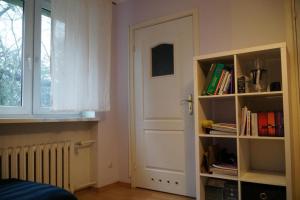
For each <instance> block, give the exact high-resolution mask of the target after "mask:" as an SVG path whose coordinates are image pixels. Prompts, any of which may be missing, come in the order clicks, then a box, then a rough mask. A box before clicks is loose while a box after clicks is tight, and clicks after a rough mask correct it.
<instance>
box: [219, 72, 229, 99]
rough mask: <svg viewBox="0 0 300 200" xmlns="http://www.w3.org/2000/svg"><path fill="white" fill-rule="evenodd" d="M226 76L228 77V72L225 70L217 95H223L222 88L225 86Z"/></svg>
mask: <svg viewBox="0 0 300 200" xmlns="http://www.w3.org/2000/svg"><path fill="white" fill-rule="evenodd" d="M228 75H229V72H228V71H227V70H225V76H224V78H223V80H222V83H221V86H220V89H219V92H218V94H222V93H223V89H224V86H225V84H226V81H227V78H228Z"/></svg>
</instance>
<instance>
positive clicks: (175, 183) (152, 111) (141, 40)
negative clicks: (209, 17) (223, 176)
mask: <svg viewBox="0 0 300 200" xmlns="http://www.w3.org/2000/svg"><path fill="white" fill-rule="evenodd" d="M192 33H193V24H192V17H191V16H190V17H183V18H179V19H176V20H172V21H168V22H165V23H161V24H157V25H153V26H149V27H146V28H142V29H138V30H136V31H135V35H134V42H135V54H134V88H135V111H136V112H135V130H136V166H135V168H136V186H137V187H142V188H148V189H152V190H159V191H163V192H169V193H175V194H180V195H187V196H195V174H194V172H195V170H194V169H195V168H194V167H195V166H194V165H195V164H194V141H193V138H194V137H193V136H194V129H193V127H194V126H193V116H191V115H189V113H188V105H187V104H185V103H182V100H183V99H187V98H188V95H189V94H192V93H193V67H192V58H193V34H192ZM170 59H172V60H170Z"/></svg>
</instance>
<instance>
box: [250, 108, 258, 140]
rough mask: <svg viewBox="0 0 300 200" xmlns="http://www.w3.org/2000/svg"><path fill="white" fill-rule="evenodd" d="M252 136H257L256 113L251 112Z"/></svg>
mask: <svg viewBox="0 0 300 200" xmlns="http://www.w3.org/2000/svg"><path fill="white" fill-rule="evenodd" d="M251 131H252V136H258V126H257V113H251Z"/></svg>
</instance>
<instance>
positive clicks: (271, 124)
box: [268, 112, 275, 137]
mask: <svg viewBox="0 0 300 200" xmlns="http://www.w3.org/2000/svg"><path fill="white" fill-rule="evenodd" d="M268 135H269V136H273V137H274V136H275V113H274V112H268Z"/></svg>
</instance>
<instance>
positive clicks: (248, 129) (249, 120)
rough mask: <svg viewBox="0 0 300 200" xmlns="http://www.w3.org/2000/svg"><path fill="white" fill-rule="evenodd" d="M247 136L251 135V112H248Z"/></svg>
mask: <svg viewBox="0 0 300 200" xmlns="http://www.w3.org/2000/svg"><path fill="white" fill-rule="evenodd" d="M246 135H247V136H250V135H251V111H250V110H248V111H247V128H246Z"/></svg>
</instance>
